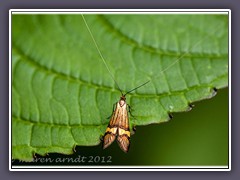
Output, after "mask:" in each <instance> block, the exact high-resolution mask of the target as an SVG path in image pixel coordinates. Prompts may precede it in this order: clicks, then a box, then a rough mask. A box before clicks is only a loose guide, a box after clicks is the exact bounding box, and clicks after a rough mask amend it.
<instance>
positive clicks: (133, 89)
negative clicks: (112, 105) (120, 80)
mask: <svg viewBox="0 0 240 180" xmlns="http://www.w3.org/2000/svg"><path fill="white" fill-rule="evenodd" d="M149 82H150V80H148V81H147V82H145V83H143V84H141V85H139V86H138V87H136V88H134V89H132V90H130V91H128V92H126V93H125V94H124V95H123V96H126V95H127V94H129V93H130V92H132V91H135V90H136V89H138V88H140V87H142V86H144V85H145V84H147V83H149Z"/></svg>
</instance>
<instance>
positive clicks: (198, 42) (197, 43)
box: [149, 25, 219, 82]
mask: <svg viewBox="0 0 240 180" xmlns="http://www.w3.org/2000/svg"><path fill="white" fill-rule="evenodd" d="M218 26H219V25H217V26H214V29H215V27H218ZM218 29H219V28H216V29H215V31H212V33H215V32H217V30H218ZM212 33H211V34H212ZM209 36H210V35H208V36H205V37H204V38H202V39H200V40H199V41H197V42H196V43H195V44H194V45H193V46H192V47H190V48H189V49H188V50H187V52H185V53H183V54H182V55H181V56H180V57H179V58H177V59H176V60H174V61H173V62H172V63H171V64H170V65H169V66H167V67H166V68H165V69H163V70H162V71H160V72H159V75H157V76H155V77H153V79H156V78H158V77H159V76H161V74H162V73H163V72H165V71H167V70H168V69H169V68H171V67H172V66H173V65H175V64H176V63H178V62H179V61H180V60H181V59H182V58H183V57H184V56H185V55H186V54H188V53H189V51H190V50H191V49H193V48H194V47H196V46H198V45H199V44H200V43H201V42H202V41H204V40H205V39H207V38H209ZM150 81H152V80H149V82H150Z"/></svg>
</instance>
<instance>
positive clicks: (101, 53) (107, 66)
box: [82, 14, 123, 95]
mask: <svg viewBox="0 0 240 180" xmlns="http://www.w3.org/2000/svg"><path fill="white" fill-rule="evenodd" d="M82 18H83V21H84V23H85V25H86V27H87V29H88V32H89V33H90V35H91V38H92V40H93V42H94V44H95V46H96V49H97V51H98V53H99V55H100V57H101V59H102V61H103V63H104V65H105V66H106V68H107V70H108V72H109V74H110V75H111V78H112V79H113V81H114V82H115V84H116V85H117V88H118V90H119V91H120V92H121V93H122V90H121V89H120V87H119V85H118V83H117V81H116V80H115V78H114V76H113V74H112V72H111V71H110V69H109V67H108V65H107V63H106V61H105V59H104V58H103V55H102V53H101V51H100V49H99V47H98V45H97V42H96V40H95V39H94V37H93V34H92V32H91V30H90V28H89V26H88V24H87V21H86V20H85V18H84V15H83V14H82ZM122 95H123V93H122Z"/></svg>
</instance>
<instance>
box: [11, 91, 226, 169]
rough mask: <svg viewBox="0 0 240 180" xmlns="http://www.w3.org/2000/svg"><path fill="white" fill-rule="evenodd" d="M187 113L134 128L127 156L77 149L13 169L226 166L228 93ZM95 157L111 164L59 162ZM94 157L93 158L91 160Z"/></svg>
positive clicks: (112, 150) (98, 148) (112, 148)
mask: <svg viewBox="0 0 240 180" xmlns="http://www.w3.org/2000/svg"><path fill="white" fill-rule="evenodd" d="M194 105H195V107H194V108H193V109H192V110H191V111H189V112H183V113H175V114H173V116H174V117H173V119H172V120H170V121H169V122H167V123H162V124H155V125H148V126H141V127H137V131H136V133H135V135H133V136H132V138H131V147H130V150H129V152H128V153H127V154H125V153H124V152H122V151H121V150H120V148H119V147H118V145H117V143H116V142H114V143H113V144H112V145H111V146H110V147H109V148H107V149H105V150H103V149H102V148H101V145H99V146H93V147H80V146H78V147H76V153H74V154H73V155H69V156H67V155H62V154H54V153H53V154H49V155H48V156H46V158H51V159H52V160H54V162H52V163H44V162H40V159H41V158H42V157H41V156H38V155H36V160H37V161H38V162H31V163H26V162H19V161H17V160H16V161H14V162H13V165H21V164H22V165H24V164H25V165H63V164H65V165H86V164H87V165H162V166H164V165H186V166H188V165H208V166H211V165H218V166H219V165H228V89H227V88H225V89H221V90H219V91H218V93H217V95H216V96H215V97H213V98H212V99H208V100H203V101H201V102H197V103H194ZM79 156H81V157H83V156H85V157H86V160H87V161H90V160H91V159H92V158H95V157H97V156H99V157H101V158H102V159H103V158H104V159H105V161H106V160H108V159H109V156H111V163H106V162H105V163H101V162H100V163H95V162H89V163H87V162H86V163H75V162H71V161H70V162H67V161H65V162H60V160H59V158H61V159H62V160H63V159H64V158H72V159H73V160H74V159H76V158H77V157H79ZM90 156H93V157H90Z"/></svg>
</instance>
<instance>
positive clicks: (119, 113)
mask: <svg viewBox="0 0 240 180" xmlns="http://www.w3.org/2000/svg"><path fill="white" fill-rule="evenodd" d="M82 18H83V21H84V23H85V25H86V27H87V30H88V32H89V34H90V36H91V38H92V40H93V42H94V45H95V47H96V49H97V51H98V53H99V55H100V57H101V60H102V61H103V63H104V65H105V67H106V69H107V70H108V72H109V74H110V76H111V78H112V79H113V81H114V82H115V84H116V86H117V88H118V90H119V91H120V92H121V97H120V100H119V101H118V102H116V103H115V104H114V108H113V113H112V115H111V118H110V121H109V124H108V127H107V129H106V131H105V134H104V136H103V149H105V148H107V147H108V146H110V145H111V144H112V143H113V142H114V141H115V139H117V142H118V145H119V147H120V148H121V149H122V150H123V151H124V152H125V153H127V152H128V150H129V146H130V135H131V133H130V128H129V114H128V113H129V112H130V106H129V105H128V104H127V102H126V95H127V94H129V93H130V92H132V91H134V90H136V89H138V88H140V87H142V86H144V85H146V84H147V83H149V82H150V80H148V81H146V82H145V83H143V84H141V85H139V86H137V87H136V88H134V89H132V90H130V91H128V92H127V93H125V94H123V92H122V90H121V89H120V87H119V85H118V83H117V81H116V80H115V78H114V76H113V74H112V73H111V71H110V69H109V67H108V65H107V63H106V61H105V59H104V57H103V55H102V53H101V51H100V49H99V47H98V44H97V42H96V40H95V38H94V36H93V34H92V32H91V30H90V28H89V26H88V24H87V21H86V19H85V18H84V15H83V14H82ZM206 38H207V36H206V37H205V38H203V39H201V40H199V41H198V42H196V43H195V44H194V45H193V46H192V47H191V48H190V49H192V48H194V47H196V46H198V44H199V43H200V42H202V41H203V40H204V39H206ZM190 49H189V50H190ZM186 54H188V52H185V53H183V54H182V55H181V56H180V57H179V58H177V59H176V60H175V61H173V62H172V63H171V64H169V65H168V66H167V67H166V68H165V69H163V70H162V71H160V72H159V75H160V74H162V73H163V72H165V71H166V70H168V69H169V68H170V67H172V66H173V65H174V64H176V63H177V62H179V61H180V60H181V59H182V58H183V57H184V56H185V55H186ZM157 77H159V76H156V77H155V78H157Z"/></svg>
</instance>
